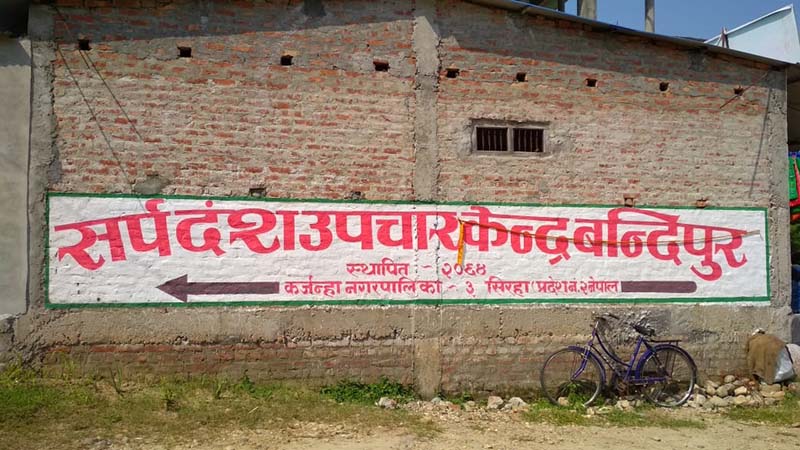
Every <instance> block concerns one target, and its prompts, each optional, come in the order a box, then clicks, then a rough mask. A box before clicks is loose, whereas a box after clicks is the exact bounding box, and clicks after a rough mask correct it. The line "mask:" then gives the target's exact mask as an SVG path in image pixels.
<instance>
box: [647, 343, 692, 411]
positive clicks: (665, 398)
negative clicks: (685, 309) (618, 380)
mask: <svg viewBox="0 0 800 450" xmlns="http://www.w3.org/2000/svg"><path fill="white" fill-rule="evenodd" d="M640 367H641V371H640V373H639V377H640V378H641V379H643V380H644V383H645V395H646V396H647V398H649V399H650V401H651V402H653V403H655V404H656V405H659V406H666V407H674V406H680V405H682V404H684V403H685V402H686V401H687V400H689V397H691V395H692V390H693V389H694V385H695V383H696V382H697V367H696V366H695V364H694V361H692V358H691V357H690V356H689V354H688V353H686V352H685V351H684V350H683V349H681V348H680V347H676V346H673V345H664V346H658V347H655V348H654V349H653V352H652V353H650V354H649V355H648V356H647V359H645V360H644V361H643V362H642V365H641V366H640Z"/></svg>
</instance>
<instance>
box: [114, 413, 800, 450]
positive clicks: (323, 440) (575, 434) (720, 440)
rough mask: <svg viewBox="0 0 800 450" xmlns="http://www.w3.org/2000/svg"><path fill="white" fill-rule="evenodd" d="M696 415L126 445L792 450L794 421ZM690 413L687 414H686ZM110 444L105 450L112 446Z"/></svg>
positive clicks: (459, 423) (478, 422)
mask: <svg viewBox="0 0 800 450" xmlns="http://www.w3.org/2000/svg"><path fill="white" fill-rule="evenodd" d="M677 414H691V417H692V418H694V419H698V417H699V418H700V420H702V421H703V422H704V423H705V424H706V428H704V429H665V428H653V427H640V428H616V427H596V426H555V425H548V424H536V423H529V422H526V421H524V420H522V419H521V418H520V416H519V415H516V414H503V413H495V414H494V415H493V414H488V415H486V414H484V415H461V416H460V417H456V418H453V417H445V418H443V417H441V416H439V417H432V419H433V420H434V421H435V422H436V423H437V424H438V425H439V427H440V429H441V432H440V433H438V434H436V435H435V436H433V437H417V436H414V435H413V434H408V433H404V432H401V431H397V430H391V429H381V428H377V429H372V430H354V429H347V428H346V427H343V426H330V425H322V424H300V423H298V424H296V425H295V426H292V427H290V428H288V429H286V430H281V431H274V430H272V431H259V430H248V431H231V432H230V433H226V434H225V435H221V436H217V437H215V438H212V439H208V440H207V439H198V440H195V441H194V442H191V443H186V444H184V445H180V446H176V447H164V446H158V445H156V446H150V445H147V443H146V442H144V441H142V442H140V444H141V447H139V446H138V445H136V443H134V442H129V443H128V445H124V446H123V447H124V448H132V447H133V448H137V447H138V448H149V449H167V448H169V449H179V450H184V449H195V450H212V449H214V450H256V449H258V450H300V449H315V450H423V449H424V450H455V449H469V450H478V449H480V450H485V449H493V450H519V449H540V448H547V449H565V450H566V449H577V448H591V449H602V450H611V449H614V450H616V449H626V450H630V449H707V450H712V449H720V450H723V449H725V450H730V449H759V450H762V449H763V450H766V449H797V448H800V428H799V427H800V424H798V425H797V426H798V427H796V426H789V427H787V426H783V427H776V426H768V425H763V424H743V423H738V422H735V421H732V420H730V419H726V418H723V417H721V416H720V415H719V414H716V413H702V414H700V415H699V416H698V414H699V413H698V412H697V411H685V412H678V413H677ZM687 417H688V416H687ZM115 447H116V446H114V445H111V446H108V447H106V448H115Z"/></svg>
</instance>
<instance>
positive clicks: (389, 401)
mask: <svg viewBox="0 0 800 450" xmlns="http://www.w3.org/2000/svg"><path fill="white" fill-rule="evenodd" d="M376 405H377V406H380V407H381V408H386V409H395V408H397V401H396V400H395V399H393V398H389V397H381V399H380V400H378V403H376Z"/></svg>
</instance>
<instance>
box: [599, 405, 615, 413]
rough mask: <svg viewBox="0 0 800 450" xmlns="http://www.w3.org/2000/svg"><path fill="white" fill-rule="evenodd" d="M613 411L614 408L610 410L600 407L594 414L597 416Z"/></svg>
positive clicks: (609, 408) (608, 407)
mask: <svg viewBox="0 0 800 450" xmlns="http://www.w3.org/2000/svg"><path fill="white" fill-rule="evenodd" d="M613 411H614V408H612V407H610V406H601V407H599V408H597V411H595V412H596V413H597V414H609V413H611V412H613Z"/></svg>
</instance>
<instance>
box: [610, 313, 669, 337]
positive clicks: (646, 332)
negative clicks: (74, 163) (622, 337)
mask: <svg viewBox="0 0 800 450" xmlns="http://www.w3.org/2000/svg"><path fill="white" fill-rule="evenodd" d="M609 318H610V319H614V320H618V321H620V322H622V323H624V324H625V325H627V326H629V327H631V328H632V329H633V330H634V331H636V332H637V333H639V334H641V335H643V336H647V337H653V336H655V334H656V330H654V329H653V328H652V327H650V326H647V325H640V324H638V323H631V322H628V321H626V320H622V319H620V317H619V316H618V315H616V314H613V313H604V314H600V315H599V316H596V319H597V320H598V321H599V320H607V319H609Z"/></svg>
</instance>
